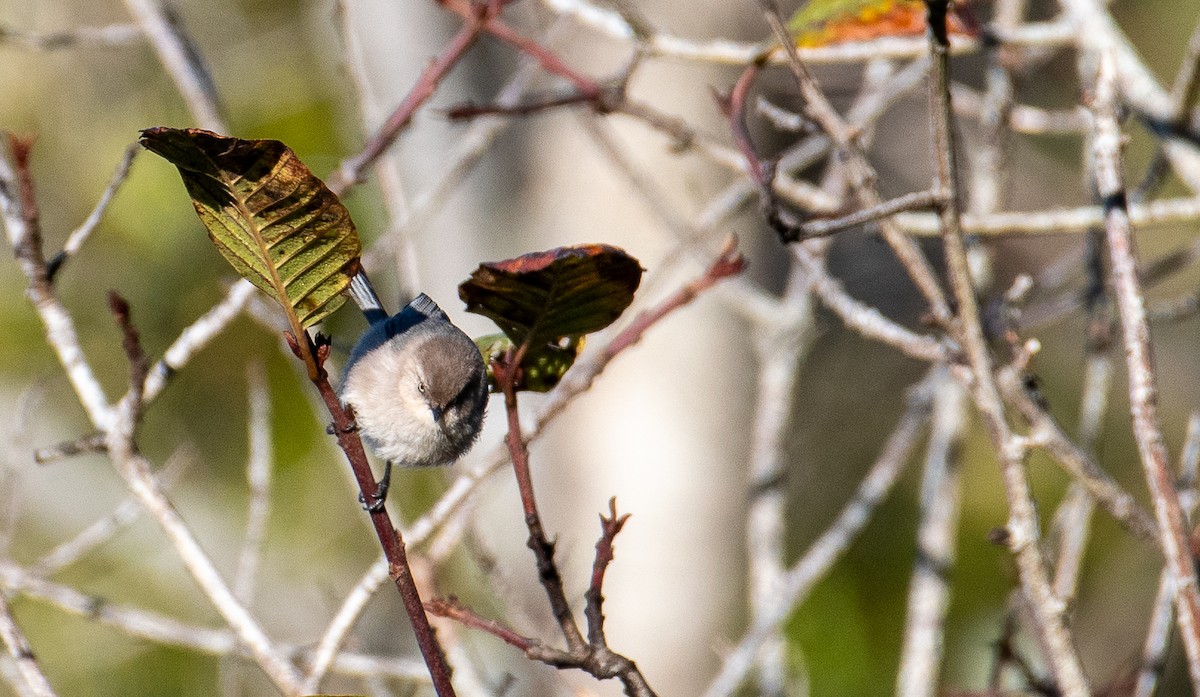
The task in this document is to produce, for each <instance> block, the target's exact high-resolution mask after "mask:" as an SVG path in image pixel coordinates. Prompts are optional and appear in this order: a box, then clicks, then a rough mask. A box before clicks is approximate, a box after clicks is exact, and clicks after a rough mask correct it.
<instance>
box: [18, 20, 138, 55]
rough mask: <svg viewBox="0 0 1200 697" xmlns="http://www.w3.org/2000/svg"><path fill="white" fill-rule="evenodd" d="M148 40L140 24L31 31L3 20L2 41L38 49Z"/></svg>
mask: <svg viewBox="0 0 1200 697" xmlns="http://www.w3.org/2000/svg"><path fill="white" fill-rule="evenodd" d="M143 40H145V34H144V33H143V32H142V30H141V28H140V27H138V26H137V25H136V24H107V25H104V26H99V27H75V28H73V29H59V30H55V31H41V32H39V31H29V30H26V29H18V28H16V27H14V26H12V25H11V24H7V23H0V44H15V45H17V46H23V47H25V48H29V49H33V50H36V51H57V50H61V49H73V48H91V47H100V48H117V47H121V46H128V45H130V44H136V43H138V42H140V41H143Z"/></svg>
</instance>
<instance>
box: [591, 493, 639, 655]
mask: <svg viewBox="0 0 1200 697" xmlns="http://www.w3.org/2000/svg"><path fill="white" fill-rule="evenodd" d="M628 520H629V514H628V513H626V514H625V515H617V499H616V497H615V496H614V497H613V498H611V499H609V500H608V517H607V518H605V517H604V514H601V515H600V539H599V540H597V542H596V558H595V560H594V561H593V562H592V581H591V583H590V584H589V585H588V589H587V592H586V593H584V598H585V599H586V600H587V607H586V609H585V610H584V615H585V616H586V617H587V626H588V628H587V637H588V643H590V644H591V645H592V646H608V640H607V639H606V638H605V635H604V612H603V607H604V574H605V572H606V571H608V565H609V564H611V563H612V560H613V543H614V541H615V540H616V537H617V535H618V534H619V533H620V532H621V530H622V529H623V528H624V527H625V522H626V521H628Z"/></svg>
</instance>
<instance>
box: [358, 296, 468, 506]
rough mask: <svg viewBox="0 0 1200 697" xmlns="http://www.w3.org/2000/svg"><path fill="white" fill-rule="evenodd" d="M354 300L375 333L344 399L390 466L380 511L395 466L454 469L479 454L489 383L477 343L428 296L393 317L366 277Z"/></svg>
mask: <svg viewBox="0 0 1200 697" xmlns="http://www.w3.org/2000/svg"><path fill="white" fill-rule="evenodd" d="M350 297H351V298H352V299H353V300H354V301H355V302H356V303H357V304H358V306H359V308H360V309H361V310H362V312H363V315H364V316H365V317H366V318H367V322H369V323H370V327H369V328H368V329H367V331H366V332H364V333H363V335H362V337H361V338H359V340H358V343H357V344H355V346H354V348H353V350H351V351H350V358H349V360H348V361H347V362H346V368H345V371H344V377H343V378H342V386H341V397H342V401H343V402H345V403H346V404H348V405H350V406H351V407H353V409H354V415H355V419H356V420H357V424H358V430H359V433H361V434H362V436H363V439H364V440H365V441H366V443H367V445H369V446H370V447H371V449H372V450H374V451H375V453H376V454H378V455H379V456H380V457H381V458H383V459H384V460H386V461H387V466H386V467H387V469H386V470H385V472H384V477H383V479H382V480H381V481H380V483H379V492H378V493H377V494H376V496H375V498H376V500H375V501H374V502H372V503H371V504H370V505H369V506H368V508H369V509H370V510H378V508H379V507H381V506H382V505H383V501H384V497H386V495H387V483H388V482H389V481H390V475H391V468H392V464H393V463H395V464H398V465H400V466H402V467H428V466H432V465H448V464H450V463H452V462H454V461H455V460H457V459H458V458H459V457H460V456H462V455H463V454H464V453H465V452H467V450H469V449H470V448H471V446H472V445H473V444H474V443H475V439H476V438H477V437H478V436H479V429H480V426H482V424H483V412H484V408H485V407H486V406H487V378H486V371H485V370H484V366H483V357H482V356H481V355H480V353H479V348H478V347H476V346H475V342H473V341H471V339H470V338H469V337H468V336H467V335H466V334H464V333H463V331H462V330H461V329H459V328H458V327H456V326H454V325H453V324H451V323H450V318H449V317H447V316H446V313H445V312H442V309H441V308H440V307H438V306H437V303H435V302H433V300H431V299H430V298H429V296H427V295H425V294H424V293H422V294H421V295H418V296H417V297H416V299H415V300H413V301H412V302H410V303H409V304H408V305H407V306H406V307H404V309H402V310H400V312H398V313H396V314H394V315H392V316H390V317H389V316H388V314H387V312H386V311H385V310H384V309H383V305H382V303H381V302H380V301H379V296H378V295H376V293H375V290H374V289H373V288H372V287H371V284H370V282H369V281H368V280H367V277H366V276H365V275H363V274H361V273H360V274H358V275H356V276H355V277H354V279H353V281H351V284H350Z"/></svg>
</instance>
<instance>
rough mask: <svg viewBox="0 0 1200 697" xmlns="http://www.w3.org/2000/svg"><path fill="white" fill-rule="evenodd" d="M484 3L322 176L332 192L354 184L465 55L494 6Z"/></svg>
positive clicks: (481, 31) (343, 189) (476, 38)
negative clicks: (357, 147) (360, 141)
mask: <svg viewBox="0 0 1200 697" xmlns="http://www.w3.org/2000/svg"><path fill="white" fill-rule="evenodd" d="M488 8H490V4H489V5H488V6H480V8H479V9H477V10H473V11H472V14H471V16H470V17H469V19H468V21H467V22H466V23H465V24H464V25H463V26H462V28H461V29H459V30H458V33H457V34H455V35H454V37H453V38H452V39H451V40H450V41H448V42H447V43H446V45H445V47H443V48H442V51H441V53H440V54H438V56H437V58H435V59H434V60H433V61H431V62H430V63H429V64H428V65H427V66H426V67H425V69H424V70H423V71H421V75H420V76H419V77H418V78H417V81H416V83H414V84H413V86H412V89H410V90H409V92H408V94H407V95H406V96H405V97H404V99H403V100H402V101H401V102H400V104H398V105H397V106H396V108H395V109H394V110H392V113H391V115H389V116H388V118H387V120H386V121H384V123H383V125H381V126H380V127H379V130H378V131H376V132H375V133H374V134H372V136H371V137H370V138H369V139H368V140H367V142H366V143H365V144H364V145H363V149H362V150H361V151H359V153H358V154H357V155H354V156H353V157H349V158H347V159H345V160H343V161H342V163H341V164H340V165H338V167H337V169H335V170H334V171H333V172H331V173H330V175H329V177H328V178H327V179H326V185H327V186H328V187H329V189H330V190H331V191H333V192H334V193H337V194H340V193H343V192H345V191H346V189H348V188H350V187H351V186H353V185H354V184H357V183H358V182H359V181H360V180H361V179H362V177H363V175H364V174H365V173H366V171H367V170H368V169H370V168H371V166H372V165H374V164H375V162H376V160H378V159H379V157H380V155H382V154H383V153H384V151H386V150H387V149H388V148H389V147H391V145H392V143H393V142H395V140H396V138H397V137H398V136H399V135H400V132H401V131H403V130H404V129H405V127H407V126H408V124H409V123H411V122H412V119H413V117H414V116H415V115H416V113H417V110H418V109H420V108H421V106H422V105H423V104H425V102H426V101H428V100H429V98H430V97H432V96H433V93H434V91H435V90H436V89H437V87H438V85H439V84H440V83H441V81H442V80H443V79H445V77H446V76H447V75H448V74H449V73H450V71H451V70H452V69H453V68H454V66H456V65H458V62H459V61H460V60H462V57H463V56H464V55H466V53H467V50H468V49H470V48H471V46H473V45H474V44H475V41H476V40H478V39H479V36H480V34H481V33H483V29H484V22H485V21H486V19H487V15H488V14H489V13H491V12H493V11H495V10H494V9H488Z"/></svg>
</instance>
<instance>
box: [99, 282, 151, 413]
mask: <svg viewBox="0 0 1200 697" xmlns="http://www.w3.org/2000/svg"><path fill="white" fill-rule="evenodd" d="M108 308H109V310H110V311H111V312H112V314H113V318H115V319H116V320H117V326H118V327H120V328H121V347H122V348H123V349H125V356H126V357H127V358H128V359H129V395H128V396H127V397H126V399H128V400H129V401H130V404H131V407H132V408H133V409H134V410H135V418H134V419H133V420H134V421H137V418H136V415H137V413H138V412H140V411H141V403H142V386H143V385H144V384H145V382H146V375H147V374H149V372H150V358H149V357H148V356H147V355H146V352H145V350H143V349H142V342H141V338H140V337H139V336H138V330H137V327H135V326H133V320H132V319H131V318H130V313H129V302H128V301H127V300H125V298H122V297H121V296H120V295H119V294H118V293H117V291H115V290H110V291H108Z"/></svg>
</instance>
